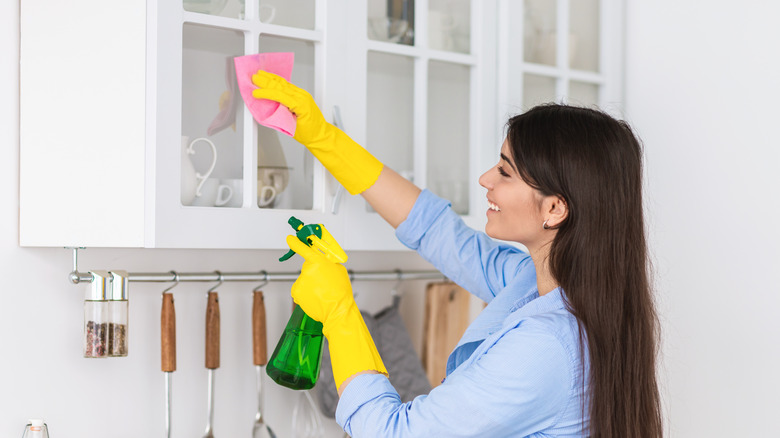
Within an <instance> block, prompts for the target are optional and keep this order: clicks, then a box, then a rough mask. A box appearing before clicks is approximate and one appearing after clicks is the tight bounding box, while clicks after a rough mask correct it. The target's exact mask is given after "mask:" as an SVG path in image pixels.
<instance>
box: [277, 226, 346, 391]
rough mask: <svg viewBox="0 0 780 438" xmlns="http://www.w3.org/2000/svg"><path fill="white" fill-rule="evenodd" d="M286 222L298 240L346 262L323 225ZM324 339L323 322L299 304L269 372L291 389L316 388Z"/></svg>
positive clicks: (333, 260) (337, 260) (333, 259)
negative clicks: (314, 318)
mask: <svg viewBox="0 0 780 438" xmlns="http://www.w3.org/2000/svg"><path fill="white" fill-rule="evenodd" d="M287 222H288V223H289V224H290V226H292V227H293V229H294V230H295V234H296V237H298V240H300V241H301V242H303V243H305V244H306V245H308V246H312V247H314V248H316V249H318V250H320V251H322V252H323V253H324V254H325V257H326V258H327V259H328V260H330V261H332V262H335V263H344V262H346V261H347V255H346V253H344V250H342V249H341V247H340V246H339V245H338V243H336V241H335V240H334V239H333V237H332V236H331V235H330V233H329V232H328V231H327V230H326V229H325V227H323V226H322V225H321V224H309V225H304V223H303V222H301V221H300V220H298V219H297V218H296V217H295V216H291V217H290V219H289V220H288V221H287ZM293 255H295V252H294V251H293V250H290V251H288V252H287V254H285V255H284V256H282V257H281V258H280V259H279V261H280V262H282V261H285V260H287V259H289V258H290V257H292V256H293ZM322 340H323V339H322V323H320V322H318V321H315V320H313V319H311V317H309V315H307V314H306V313H305V312H304V311H303V309H301V306H299V305H297V304H296V305H295V308H294V309H293V313H292V316H290V319H289V320H288V321H287V326H286V327H285V328H284V333H282V337H281V339H279V343H277V344H276V348H275V349H274V353H273V354H272V355H271V359H270V360H269V361H268V365H267V367H266V373H267V374H268V376H269V377H270V378H271V379H272V380H273V381H274V382H276V383H278V384H279V385H282V386H286V387H287V388H290V389H311V388H313V387H314V385H316V384H317V379H318V378H319V376H320V365H321V364H322Z"/></svg>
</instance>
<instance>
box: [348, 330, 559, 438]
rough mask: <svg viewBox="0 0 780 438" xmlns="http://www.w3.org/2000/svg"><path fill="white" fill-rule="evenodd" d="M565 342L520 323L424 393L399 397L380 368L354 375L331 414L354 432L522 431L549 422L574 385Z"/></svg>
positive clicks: (402, 434)
mask: <svg viewBox="0 0 780 438" xmlns="http://www.w3.org/2000/svg"><path fill="white" fill-rule="evenodd" d="M571 370H572V367H571V364H570V360H569V357H568V355H567V354H566V351H565V348H564V346H563V344H562V343H561V342H560V341H559V340H558V339H557V338H556V337H555V336H553V335H552V334H550V333H549V331H545V330H543V329H541V328H533V327H520V326H519V327H518V328H515V329H512V330H510V331H508V332H507V333H505V334H504V336H502V337H501V338H500V339H499V340H497V341H496V342H495V343H494V344H493V345H492V347H490V348H489V349H488V350H487V351H486V352H485V353H484V354H483V355H482V356H481V357H480V358H479V359H478V360H476V361H475V362H474V363H473V364H472V365H470V366H469V367H467V368H465V369H463V370H458V371H457V372H455V373H453V374H452V375H450V377H448V378H447V379H446V380H445V381H444V383H442V384H441V385H440V386H438V387H436V388H434V389H433V390H432V391H431V392H430V393H429V394H428V395H422V396H419V397H417V398H415V399H414V400H412V401H411V402H408V403H401V401H400V398H399V397H398V394H397V392H396V391H395V390H394V389H393V387H392V386H391V385H390V383H389V381H388V380H387V378H386V377H384V376H382V375H360V376H357V377H356V378H355V379H354V380H353V381H352V382H350V384H349V385H348V386H347V388H346V389H345V390H344V393H343V394H342V397H341V399H340V401H339V405H338V408H337V410H336V420H337V421H338V423H339V425H341V426H342V427H343V428H344V430H345V431H346V432H347V433H349V434H350V435H351V436H352V437H355V438H363V437H398V438H400V437H426V438H427V437H453V438H455V437H485V436H490V437H519V436H527V435H531V434H533V433H535V432H539V431H542V430H545V429H546V428H549V427H551V426H553V425H554V424H555V423H556V421H557V419H558V417H559V416H560V414H561V413H562V412H563V411H564V410H565V408H566V402H567V401H568V400H569V399H570V390H571V388H572V387H573V382H574V380H573V376H572V371H571Z"/></svg>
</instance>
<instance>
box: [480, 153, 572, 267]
mask: <svg viewBox="0 0 780 438" xmlns="http://www.w3.org/2000/svg"><path fill="white" fill-rule="evenodd" d="M479 184H480V185H481V186H482V187H484V188H486V189H487V200H488V210H487V218H488V222H487V225H486V226H485V232H486V233H487V235H488V236H490V237H493V238H495V239H500V240H507V241H513V242H519V243H522V244H523V245H525V246H526V248H528V250H529V251H532V252H533V251H534V250H535V249H536V248H539V247H540V246H541V245H543V244H544V243H546V242H549V241H550V240H551V239H552V237H553V235H554V230H549V229H548V230H545V229H544V228H543V226H542V224H543V223H544V221H545V220H548V221H550V223H549V225H550V226H552V225H554V224H553V223H552V220H553V217H552V216H553V215H551V214H550V208H554V207H555V205H554V204H555V203H556V201H557V198H556V197H555V196H544V195H542V194H541V193H540V192H539V191H538V190H536V189H534V188H533V187H531V186H530V185H528V183H526V182H525V181H524V180H523V178H521V177H520V174H519V173H518V172H517V169H516V168H515V165H514V163H513V162H512V152H511V149H510V147H509V142H508V141H506V140H505V141H504V144H503V145H502V146H501V159H500V160H499V162H498V164H496V165H495V166H493V167H492V168H490V169H489V170H488V171H487V172H485V173H484V174H483V175H482V176H481V177H480V178H479Z"/></svg>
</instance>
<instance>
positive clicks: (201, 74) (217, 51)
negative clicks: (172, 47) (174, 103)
mask: <svg viewBox="0 0 780 438" xmlns="http://www.w3.org/2000/svg"><path fill="white" fill-rule="evenodd" d="M243 53H244V35H243V33H241V32H238V31H235V30H230V29H220V28H215V27H208V26H202V25H198V24H191V23H185V24H184V26H183V50H182V85H181V86H182V93H181V95H182V102H181V108H182V117H181V142H182V143H181V157H180V158H181V187H180V192H181V203H182V205H185V206H199V207H240V206H241V200H242V190H243V174H244V167H243V155H244V144H243V138H244V137H243V128H244V127H243V123H242V119H243V117H242V115H243V109H244V105H243V103H242V101H241V96H240V94H239V92H238V87H237V84H236V73H235V68H234V64H233V58H234V57H235V56H241V55H243Z"/></svg>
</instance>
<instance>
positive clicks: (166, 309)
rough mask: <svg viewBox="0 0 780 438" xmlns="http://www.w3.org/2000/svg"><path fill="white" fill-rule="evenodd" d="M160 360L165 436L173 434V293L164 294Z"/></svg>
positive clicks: (174, 350) (174, 340)
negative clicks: (163, 383)
mask: <svg viewBox="0 0 780 438" xmlns="http://www.w3.org/2000/svg"><path fill="white" fill-rule="evenodd" d="M160 334H161V339H160V345H161V352H160V359H161V360H160V362H161V368H162V371H163V373H165V436H166V437H167V438H170V436H171V384H172V382H171V380H172V378H171V374H172V373H173V372H174V371H176V311H175V309H174V307H173V294H170V293H163V294H162V311H161V312H160Z"/></svg>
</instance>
